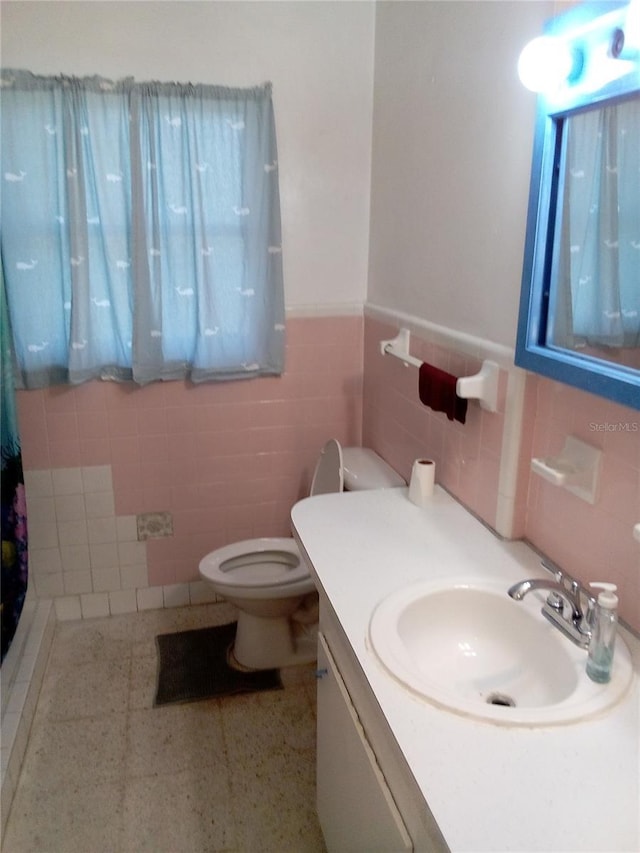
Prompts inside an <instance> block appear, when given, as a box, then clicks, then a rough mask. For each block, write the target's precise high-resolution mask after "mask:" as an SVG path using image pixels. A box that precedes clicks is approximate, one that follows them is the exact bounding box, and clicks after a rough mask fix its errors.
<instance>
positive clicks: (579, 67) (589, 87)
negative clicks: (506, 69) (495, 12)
mask: <svg viewBox="0 0 640 853" xmlns="http://www.w3.org/2000/svg"><path fill="white" fill-rule="evenodd" d="M638 57H640V0H632V2H631V3H629V5H628V7H626V9H625V8H622V9H616V10H614V11H613V12H609V13H607V14H605V15H601V16H600V17H597V18H594V19H592V20H591V21H590V22H589V23H588V24H586V25H584V26H581V27H578V28H576V29H573V30H570V31H568V32H566V33H562V34H554V35H545V36H539V37H537V38H534V39H533V40H532V41H530V42H529V43H528V44H527V45H525V47H524V48H523V50H522V52H521V54H520V57H519V59H518V76H519V77H520V81H521V83H522V84H523V86H525V87H526V88H527V89H529V90H531V91H532V92H538V93H543V94H546V95H550V94H553V92H558V91H559V90H560V89H562V88H564V87H566V86H569V87H576V86H578V85H579V86H580V87H582V86H584V88H585V91H595V90H596V89H599V88H601V87H602V86H603V85H605V84H606V83H609V82H611V81H613V80H616V79H617V78H618V77H622V76H623V75H624V74H627V73H628V72H629V71H630V70H631V68H632V66H633V63H634V61H635V62H637V60H638Z"/></svg>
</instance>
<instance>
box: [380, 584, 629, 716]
mask: <svg viewBox="0 0 640 853" xmlns="http://www.w3.org/2000/svg"><path fill="white" fill-rule="evenodd" d="M508 586H509V584H508V583H504V584H502V583H501V584H495V583H484V582H478V581H477V580H473V581H467V580H459V581H456V582H452V581H440V582H424V583H418V584H414V585H412V586H409V587H404V588H402V589H400V590H398V592H396V593H394V594H392V595H390V596H389V597H388V598H385V599H384V600H383V601H382V602H380V604H379V605H378V606H377V608H376V609H375V611H374V613H373V615H372V617H371V621H370V624H369V639H370V643H371V646H372V648H373V651H374V652H375V654H376V655H377V657H378V658H379V660H380V661H381V662H382V664H383V665H384V667H385V669H386V670H387V671H388V672H389V673H390V674H391V675H392V676H393V677H394V678H395V679H397V680H398V681H399V682H400V683H401V684H403V685H404V686H405V687H407V688H409V689H410V690H412V691H413V692H414V693H417V694H418V695H419V696H421V697H423V698H425V699H427V700H429V701H430V702H432V703H434V704H436V705H439V706H441V707H444V708H447V709H449V710H450V711H454V712H456V713H459V714H464V715H467V716H471V717H476V718H480V719H483V720H489V721H491V722H493V723H498V724H502V725H507V726H509V725H526V726H538V725H556V724H560V723H570V722H577V721H579V720H584V719H586V718H588V717H591V716H594V715H596V714H601V713H603V712H604V711H606V710H608V709H609V708H611V707H612V706H613V705H614V704H615V703H616V702H617V701H618V700H619V699H620V698H621V697H622V696H623V695H624V693H625V692H626V690H627V688H628V686H629V684H630V683H631V678H632V674H633V670H632V666H631V658H630V655H629V650H628V648H627V646H626V644H625V643H624V641H623V640H622V638H621V637H618V638H617V639H616V649H615V657H614V670H613V675H612V679H611V681H610V682H609V683H608V684H595V683H594V682H593V681H591V679H589V678H588V677H587V675H586V673H585V664H586V657H587V653H586V651H584V650H583V649H580V648H578V647H577V646H576V645H574V644H573V643H572V642H570V641H569V640H568V639H566V638H565V637H563V636H562V634H561V633H560V632H559V631H558V629H557V628H554V627H553V626H552V625H550V624H549V623H548V622H547V621H546V619H544V618H543V616H542V615H541V614H540V607H541V603H542V601H544V596H545V595H546V593H543V594H542V596H541V595H540V594H539V593H530V594H529V595H528V596H527V597H526V599H524V600H523V601H521V602H516V601H513V600H512V599H511V598H509V596H508V595H507V589H508Z"/></svg>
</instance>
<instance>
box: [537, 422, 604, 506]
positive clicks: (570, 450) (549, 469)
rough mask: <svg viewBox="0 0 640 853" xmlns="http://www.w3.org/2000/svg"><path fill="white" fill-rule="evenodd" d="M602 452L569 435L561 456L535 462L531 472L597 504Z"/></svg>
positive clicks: (584, 499)
mask: <svg viewBox="0 0 640 853" xmlns="http://www.w3.org/2000/svg"><path fill="white" fill-rule="evenodd" d="M601 456H602V451H601V450H599V449H598V448H597V447H591V445H589V444H585V442H584V441H580V439H578V438H574V437H573V436H571V435H570V436H567V438H566V440H565V443H564V447H563V449H562V450H561V451H560V455H559V456H549V457H546V458H544V459H532V460H531V470H532V471H534V473H536V474H538V475H539V476H540V477H542V478H543V479H545V480H546V481H547V482H549V483H551V484H552V485H554V486H560V487H562V488H564V489H567V491H569V492H571V493H572V494H574V495H576V496H577V497H579V498H582V500H583V501H587V503H590V504H594V503H595V502H596V494H597V490H598V478H599V474H600V458H601Z"/></svg>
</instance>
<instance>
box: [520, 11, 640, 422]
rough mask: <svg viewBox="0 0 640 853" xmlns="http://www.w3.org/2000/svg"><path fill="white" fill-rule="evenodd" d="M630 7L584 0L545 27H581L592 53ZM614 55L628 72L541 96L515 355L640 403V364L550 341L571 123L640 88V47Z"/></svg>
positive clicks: (580, 36)
mask: <svg viewBox="0 0 640 853" xmlns="http://www.w3.org/2000/svg"><path fill="white" fill-rule="evenodd" d="M627 9H628V3H613V4H612V3H610V2H604V3H603V2H600V3H590V4H585V5H583V6H579V7H576V8H574V9H572V10H570V11H569V12H567V13H566V14H564V15H562V16H560V17H558V18H554V19H553V20H552V21H550V22H549V23H548V24H547V25H546V27H545V35H551V36H563V37H566V38H571V37H572V35H573V34H574V33H575V34H577V35H576V41H577V43H579V44H580V46H581V47H582V48H583V49H584V52H585V55H586V56H588V54H589V51H590V50H595V49H596V47H598V48H599V49H600V51H601V49H602V44H603V40H609V41H610V40H611V38H612V35H613V32H614V31H615V29H616V26H622V25H623V24H624V21H625V13H626V11H627ZM616 21H618V23H616ZM608 62H609V63H615V62H620V69H621V74H620V76H619V77H617V78H615V79H613V80H609V81H608V82H606V83H605V84H604V85H602V86H601V87H600V88H596V89H594V90H585V87H584V86H580V85H578V84H576V85H571V84H570V83H567V84H566V85H565V86H564V87H563V88H562V89H561V90H557V91H556V92H555V93H554V94H553V95H549V94H546V95H539V96H538V101H537V117H536V129H535V137H534V146H533V162H532V169H531V184H530V192H529V207H528V212H527V231H526V239H525V251H524V265H523V274H522V290H521V298H520V313H519V318H518V332H517V341H516V353H515V363H516V365H518V366H519V367H523V368H525V369H526V370H529V371H532V372H534V373H538V374H541V375H543V376H547V377H548V378H550V379H554V380H556V381H558V382H563V383H566V384H568V385H572V386H574V387H576V388H580V389H582V390H584V391H588V392H590V393H592V394H597V395H599V396H602V397H606V398H608V399H610V400H614V401H615V402H617V403H621V404H623V405H625V406H630V407H631V408H634V409H640V371H639V370H636V369H633V368H630V367H625V366H622V365H619V364H615V363H614V362H608V361H604V360H602V359H598V358H594V357H590V356H586V355H580V354H578V353H575V352H572V351H571V350H567V349H561V348H557V347H552V346H549V345H548V344H547V343H546V333H547V320H548V318H549V312H550V310H553V309H552V306H550V302H549V294H550V292H551V291H552V289H553V288H552V257H553V240H554V235H555V230H556V229H555V224H556V222H555V220H556V210H557V207H558V201H559V198H558V193H559V192H561V187H560V157H561V150H562V134H563V127H564V123H565V121H566V119H567V118H568V117H570V116H571V115H572V114H573V113H576V112H578V111H581V110H584V109H588V108H590V107H595V106H603V105H605V104H607V103H611V102H614V101H617V100H620V99H623V98H627V97H630V96H633V95H636V94H638V93H640V55H638V53H636V54H634V55H633V56H632V58H631V61H628V60H624V59H622V58H621V59H616V60H614V59H609V60H608ZM638 144H639V145H640V140H639V141H638ZM638 204H640V198H639V199H638Z"/></svg>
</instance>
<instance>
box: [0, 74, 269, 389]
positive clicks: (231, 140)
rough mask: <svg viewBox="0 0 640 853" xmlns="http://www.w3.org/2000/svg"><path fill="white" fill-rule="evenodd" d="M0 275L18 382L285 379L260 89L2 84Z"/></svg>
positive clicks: (9, 78) (49, 81) (35, 81)
mask: <svg viewBox="0 0 640 853" xmlns="http://www.w3.org/2000/svg"><path fill="white" fill-rule="evenodd" d="M1 82H2V102H1V106H2V139H1V143H2V145H1V157H2V169H1V173H0V174H1V176H2V222H3V229H2V246H1V249H2V255H1V257H2V271H3V278H4V284H5V287H6V292H7V301H8V304H9V313H10V319H11V324H12V330H13V340H14V347H15V352H16V361H17V365H18V374H19V377H18V381H19V383H20V384H22V386H23V387H27V388H33V387H41V386H43V385H48V384H57V383H65V382H72V383H78V382H83V381H86V380H88V379H94V378H107V379H117V380H134V381H135V382H138V383H140V384H144V383H146V382H151V381H153V380H157V379H180V378H185V377H186V378H189V379H191V380H192V381H196V382H197V381H205V380H213V379H236V378H244V377H251V376H258V375H263V374H278V373H281V372H282V369H283V360H284V295H283V281H282V249H281V236H280V209H279V191H278V169H277V152H276V140H275V124H274V117H273V106H272V99H271V87H270V85H269V84H267V85H265V86H261V87H255V88H251V89H230V88H226V87H216V86H202V85H181V84H177V83H135V82H134V81H133V80H131V79H126V80H121V81H117V82H113V81H110V80H105V79H103V78H99V77H92V78H82V79H80V78H69V77H37V76H35V75H33V74H30V73H29V72H26V71H11V70H6V71H3V73H2V81H1Z"/></svg>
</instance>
